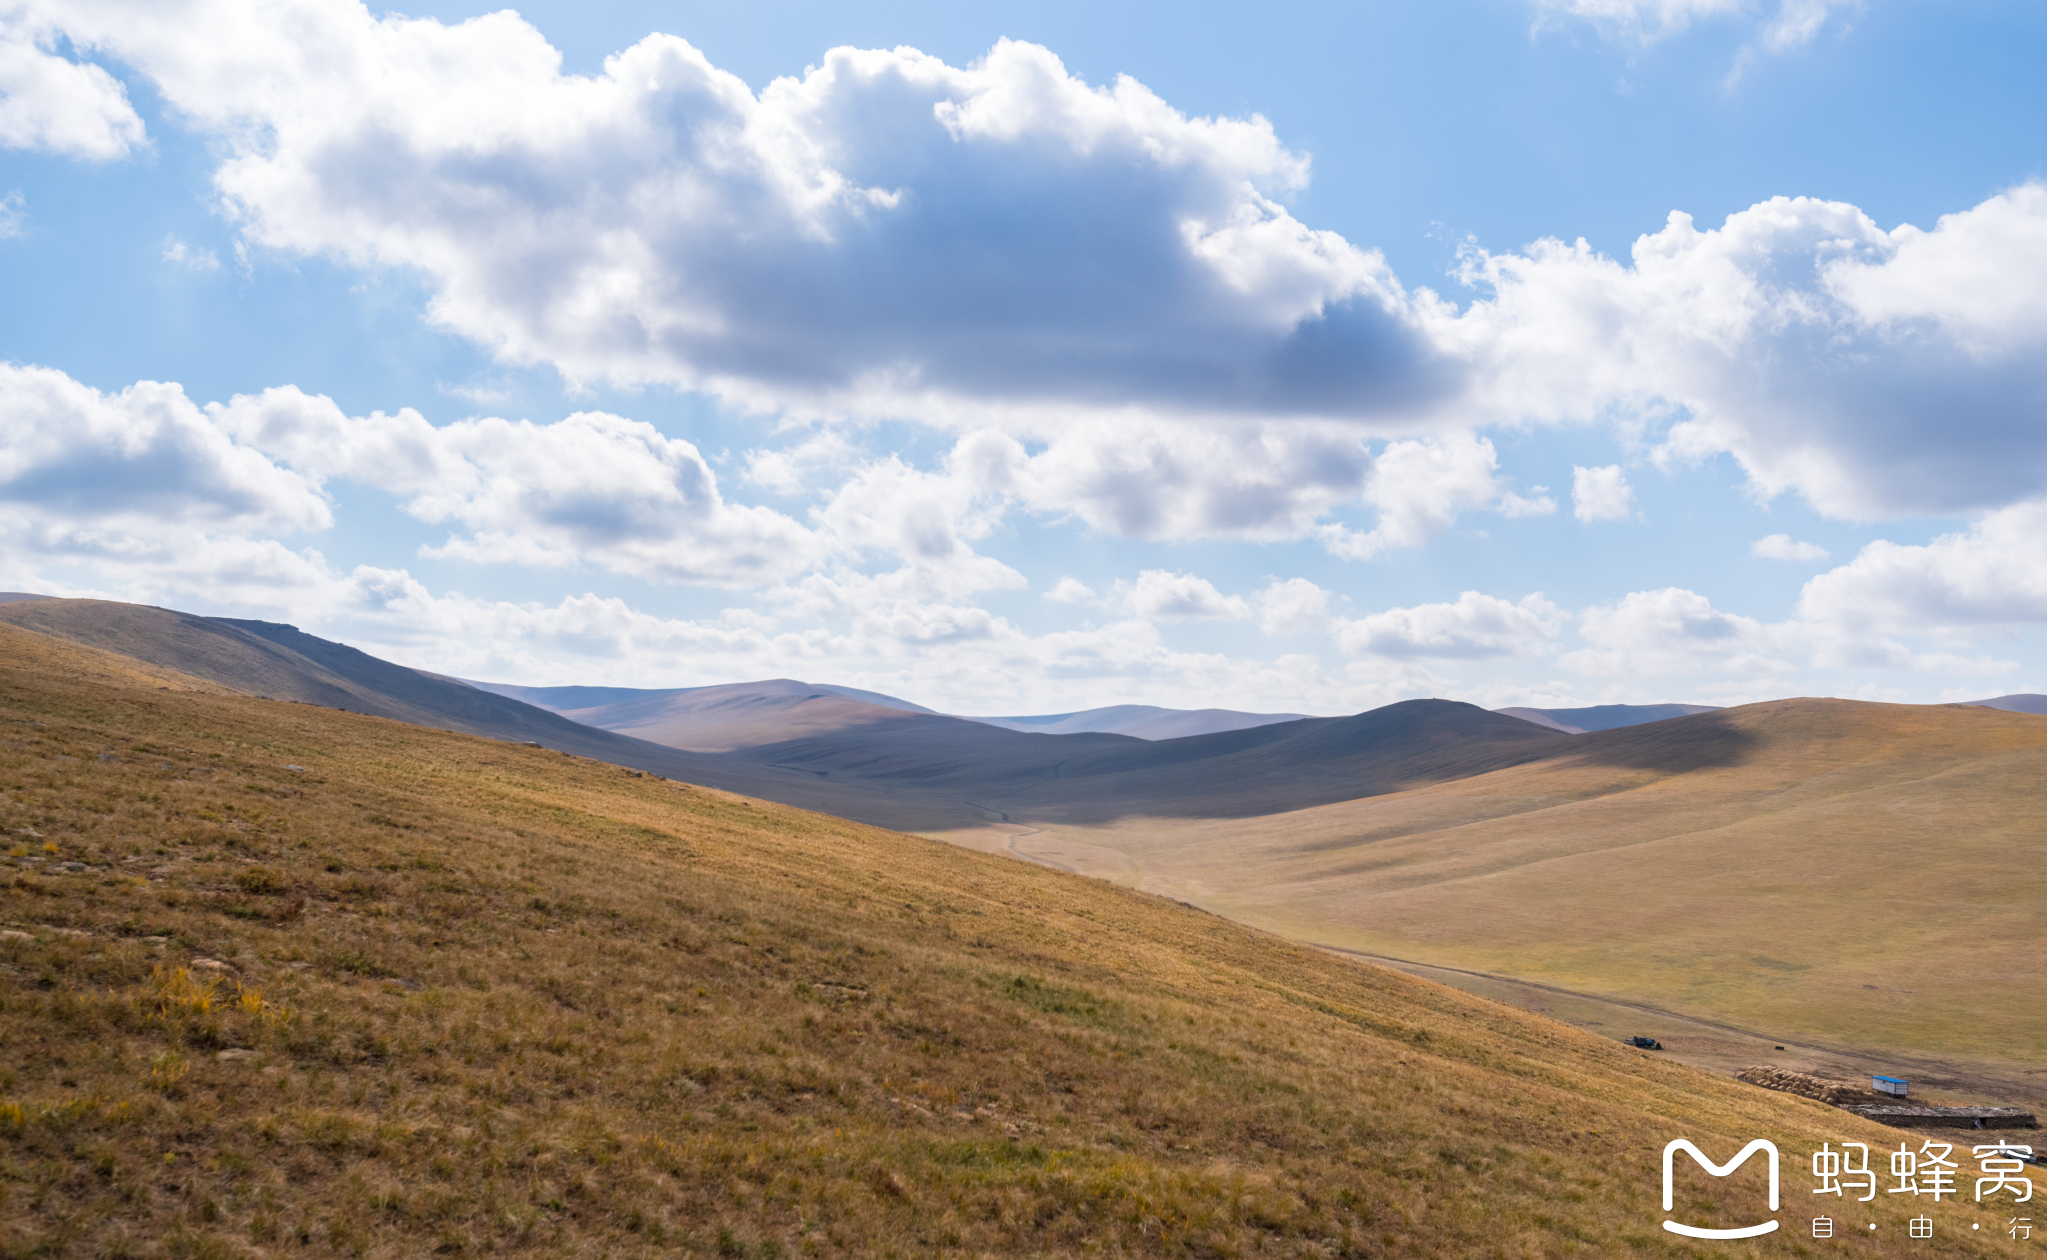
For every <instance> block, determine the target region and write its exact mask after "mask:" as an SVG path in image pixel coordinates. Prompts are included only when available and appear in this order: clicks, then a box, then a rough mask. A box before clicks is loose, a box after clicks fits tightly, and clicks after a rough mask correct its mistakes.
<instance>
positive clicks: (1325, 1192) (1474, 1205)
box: [0, 627, 2026, 1257]
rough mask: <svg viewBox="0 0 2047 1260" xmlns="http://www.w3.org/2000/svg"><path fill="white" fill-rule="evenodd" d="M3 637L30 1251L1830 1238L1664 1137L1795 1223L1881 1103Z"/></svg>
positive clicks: (1069, 1248) (546, 763)
mask: <svg viewBox="0 0 2047 1260" xmlns="http://www.w3.org/2000/svg"><path fill="white" fill-rule="evenodd" d="M0 662H4V670H0V738H4V741H5V747H4V748H0V828H4V829H5V831H6V832H7V833H8V837H7V838H8V839H9V840H10V841H11V842H12V844H11V845H10V847H11V848H12V849H13V850H14V854H13V856H12V857H11V858H10V859H9V863H8V864H9V866H10V867H11V868H12V869H11V870H10V871H8V872H6V879H7V881H8V882H7V883H6V884H5V885H0V928H5V929H7V930H8V931H10V932H12V933H15V934H16V935H13V936H10V937H7V938H4V939H0V1254H5V1255H9V1256H29V1255H49V1256H109V1257H112V1256H166V1257H171V1256H191V1257H227V1256H242V1255H278V1256H285V1255H290V1256H296V1255H309V1256H326V1255H367V1256H380V1257H381V1256H393V1257H395V1256H417V1255H422V1254H427V1253H440V1254H450V1255H455V1254H485V1253H490V1254H524V1255H545V1256H600V1255H603V1256H636V1255H648V1256H652V1255H663V1256H668V1255H699V1256H710V1255H719V1256H754V1257H772V1256H796V1255H876V1256H909V1255H913V1254H914V1255H1005V1256H1006V1255H1022V1254H1042V1255H1083V1254H1087V1255H1097V1254H1100V1255H1112V1254H1143V1255H1173V1256H1178V1255H1194V1256H1244V1257H1250V1256H1303V1257H1305V1256H1316V1257H1327V1256H1338V1255H1353V1256H1362V1255H1372V1256H1378V1255H1391V1256H1438V1257H1474V1256H1499V1257H1520V1256H1548V1255H1585V1256H1614V1255H1622V1254H1644V1255H1700V1256H1709V1255H1710V1256H1741V1255H1776V1254H1831V1252H1830V1251H1825V1252H1823V1251H1821V1250H1819V1248H1818V1246H1817V1245H1815V1244H1810V1243H1806V1244H1800V1243H1799V1242H1798V1241H1797V1240H1796V1239H1795V1238H1791V1237H1788V1236H1781V1237H1780V1238H1773V1239H1770V1240H1766V1241H1765V1242H1762V1243H1756V1244H1748V1243H1743V1244H1713V1245H1708V1244H1688V1243H1683V1242H1681V1241H1680V1240H1677V1239H1675V1238H1672V1237H1671V1236H1669V1235H1667V1234H1663V1233H1661V1232H1660V1231H1659V1229H1658V1221H1659V1219H1660V1215H1661V1214H1660V1212H1659V1211H1658V1204H1657V1196H1658V1189H1659V1181H1658V1166H1657V1156H1658V1153H1659V1152H1660V1151H1661V1149H1662V1145H1663V1143H1664V1142H1666V1141H1668V1140H1669V1139H1670V1138H1672V1137H1676V1136H1680V1135H1683V1136H1690V1137H1692V1138H1694V1139H1695V1140H1698V1141H1700V1142H1701V1143H1702V1144H1705V1145H1707V1146H1708V1149H1719V1150H1724V1151H1730V1152H1731V1150H1732V1149H1733V1147H1734V1145H1735V1144H1737V1142H1738V1141H1739V1140H1745V1139H1746V1138H1748V1137H1750V1136H1769V1137H1772V1138H1774V1139H1775V1140H1776V1141H1778V1142H1779V1143H1780V1145H1782V1146H1783V1147H1784V1148H1785V1151H1786V1153H1787V1156H1788V1159H1787V1184H1788V1185H1789V1186H1790V1187H1791V1189H1790V1191H1789V1194H1788V1197H1789V1198H1790V1199H1791V1200H1792V1201H1793V1203H1792V1204H1791V1205H1789V1206H1788V1207H1787V1220H1796V1219H1797V1218H1798V1215H1799V1213H1800V1211H1801V1210H1802V1205H1801V1204H1797V1202H1796V1201H1797V1200H1798V1198H1799V1197H1800V1192H1799V1189H1798V1187H1799V1186H1800V1184H1801V1183H1800V1182H1799V1180H1798V1178H1797V1174H1796V1169H1797V1166H1798V1161H1800V1159H1801V1158H1802V1157H1803V1153H1804V1152H1807V1151H1810V1150H1811V1149H1813V1148H1814V1147H1815V1146H1816V1145H1817V1144H1818V1142H1820V1141H1822V1140H1830V1141H1835V1142H1838V1141H1840V1140H1842V1139H1843V1138H1854V1137H1861V1138H1863V1139H1865V1140H1869V1141H1872V1142H1879V1143H1880V1142H1882V1141H1884V1140H1885V1139H1886V1138H1888V1137H1889V1136H1891V1135H1890V1134H1889V1132H1888V1131H1886V1130H1882V1129H1877V1128H1875V1127H1873V1126H1870V1125H1867V1124H1865V1123H1863V1122H1861V1121H1858V1120H1855V1119H1854V1118H1852V1117H1848V1116H1845V1115H1843V1114H1841V1113H1838V1112H1832V1111H1829V1110H1828V1109H1826V1108H1823V1107H1821V1106H1820V1105H1818V1104H1815V1103H1811V1102H1807V1101H1805V1100H1801V1099H1796V1098H1790V1097H1787V1096H1784V1095H1780V1094H1773V1093H1768V1092H1765V1091H1763V1090H1759V1089H1755V1088H1752V1087H1749V1086H1745V1085H1740V1084H1737V1083H1734V1082H1730V1081H1726V1080H1720V1079H1716V1078H1713V1077H1710V1076H1707V1075H1705V1074H1703V1073H1699V1072H1696V1071H1693V1070H1690V1069H1686V1068H1683V1067H1681V1066H1678V1065H1675V1064H1670V1063H1667V1062H1663V1061H1659V1060H1657V1059H1656V1058H1654V1057H1653V1056H1649V1055H1645V1054H1642V1053H1639V1052H1636V1051H1632V1050H1628V1049H1626V1048H1624V1047H1621V1046H1618V1045H1616V1044H1614V1043H1612V1042H1610V1041H1603V1040H1599V1039H1595V1038H1592V1037H1589V1036H1585V1035H1583V1034H1580V1033H1578V1032H1575V1031H1574V1030H1571V1029H1569V1028H1565V1027H1563V1026H1561V1025H1557V1024H1553V1023H1550V1022H1548V1021H1545V1020H1542V1019H1539V1018H1536V1017H1533V1016H1528V1015H1524V1014H1522V1013H1520V1012H1516V1011H1511V1010H1508V1009H1506V1008H1503V1007H1499V1006H1495V1005H1492V1004H1489V1003H1486V1002H1484V1001H1481V1000H1479V999H1476V998H1472V997H1470V996H1468V995H1465V994H1461V993H1457V992H1455V991H1452V990H1448V989H1445V988H1442V987H1440V986H1436V985H1432V984H1428V983H1425V982H1422V981H1417V980H1414V979H1411V978H1409V977H1405V976H1401V975H1398V974H1396V973H1392V972H1388V971H1384V970H1381V969H1377V968H1371V967H1364V966H1358V965H1353V964H1349V963H1345V962H1341V961H1339V960H1336V959H1333V958H1331V957H1328V956H1326V955H1323V954H1321V953H1318V952H1316V951H1312V950H1307V949H1303V948H1300V947H1297V946H1293V945H1290V944H1288V943H1286V942H1284V941H1281V940H1278V939H1276V938H1273V937H1271V936H1267V935H1264V934H1262V933H1259V932H1257V931H1255V930H1252V929H1249V928H1244V927H1240V926H1238V925H1235V924H1232V923H1230V922H1227V921H1225V920H1221V919H1218V918H1215V917H1212V916H1209V915H1206V914H1202V913H1199V912H1196V911H1193V910H1190V909H1187V908H1185V907H1182V906H1179V905H1177V904H1174V903H1171V902H1168V901H1165V900H1163V899H1160V898H1156V897H1151V896H1147V895H1143V894H1139V893H1135V892H1131V891H1128V890H1125V889H1121V888H1117V887H1114V886H1111V885H1108V884H1104V883H1101V882H1098V881H1093V880H1086V879H1081V878H1076V877H1072V876H1067V875H1062V874H1059V873H1056V872H1051V871H1046V870H1042V869H1039V868H1035V867H1031V866H1028V865H1026V864H1023V863H1019V862H1015V861H1012V860H1008V859H1002V858H992V857H986V856H983V855H978V854H973V853H968V852H965V851H962V850H959V849H955V848H951V847H948V846H944V845H940V844H934V843H931V842H929V841H925V840H920V839H916V838H913V837H907V836H902V835H896V834H892V833H888V832H881V831H876V830H872V829H869V828H864V827H859V826H856V825H853V824H849V823H844V822H841V821H839V820H836V819H832V818H827V817H823V816H820V815H815V814H806V813H803V812H801V811H797V810H794V809H788V808H783V807H779V806H769V805H763V804H761V803H759V802H752V801H747V800H743V799H741V798H737V797H733V796H729V795H726V794H723V793H717V792H710V791H705V790H702V789H696V788H689V787H684V786H681V785H677V784H672V783H667V782H663V781H659V780H656V779H652V778H646V777H640V776H637V775H634V774H631V773H629V772H626V771H622V770H620V769H618V768H616V767H612V766H605V765H601V764H596V763H591V762H582V761H576V760H573V759H569V758H564V757H562V756H560V755H557V754H551V753H546V752H543V751H540V750H535V749H530V748H524V747H518V746H513V745H506V744H497V743H492V742H490V741H486V740H481V739H476V738H471V737H467V736H460V735H452V734H446V733H440V732H432V731H423V730H419V729H415V728H410V727H405V726H402V725H399V724H396V723H392V722H387V721H383V720H380V719H374V718H365V717H360V716H355V715H349V714H342V713H336V712H332V711H328V710H322V709H317V708H313V707H309V706H298V705H290V704H283V703H271V702H264V701H259V700H254V699H250V698H246V697H239V696H228V695H219V694H205V693H202V692H196V691H195V692H187V691H160V690H157V688H158V687H160V686H176V685H179V684H178V683H177V682H176V680H175V679H174V678H170V677H168V676H165V675H163V674H162V673H161V672H160V671H158V672H154V673H152V672H150V671H139V670H131V669H127V668H126V667H125V666H123V665H122V664H121V663H120V662H119V661H118V660H116V659H113V658H107V657H103V656H98V655H95V654H93V653H92V652H90V651H89V650H87V649H81V648H77V647H74V646H70V645H65V644H60V643H56V642H53V641H50V640H46V639H42V638H40V637H38V636H34V635H32V634H29V633H27V632H24V631H18V630H14V629H10V628H4V627H0ZM290 766H298V767H302V769H298V770H294V769H289V768H287V767H290ZM30 833H34V834H30ZM32 859H40V860H32ZM71 864H76V865H71ZM67 868H68V869H67ZM1754 1189H1755V1187H1754V1186H1753V1185H1752V1184H1747V1183H1745V1182H1743V1181H1742V1179H1740V1178H1737V1179H1735V1181H1734V1182H1730V1183H1726V1184H1725V1185H1723V1184H1721V1183H1713V1184H1710V1185H1709V1184H1704V1183H1703V1181H1694V1182H1691V1183H1688V1186H1687V1192H1686V1196H1685V1197H1686V1200H1687V1202H1686V1210H1687V1212H1689V1213H1691V1214H1693V1215H1694V1217H1695V1219H1701V1220H1704V1221H1705V1222H1707V1223H1712V1221H1713V1220H1714V1219H1715V1218H1716V1216H1717V1215H1719V1214H1720V1213H1721V1212H1722V1208H1721V1207H1720V1206H1718V1201H1717V1200H1716V1199H1715V1198H1714V1196H1715V1195H1718V1194H1722V1193H1726V1194H1729V1195H1733V1194H1735V1193H1737V1192H1740V1193H1743V1194H1749V1193H1752V1192H1753V1191H1754ZM1734 1202H1735V1201H1734V1200H1730V1203H1734ZM1874 1206H1875V1207H1876V1208H1878V1209H1879V1211H1878V1213H1877V1215H1876V1218H1875V1219H1877V1220H1878V1221H1880V1222H1881V1223H1882V1224H1883V1229H1882V1230H1881V1231H1880V1232H1879V1233H1878V1234H1877V1235H1875V1236H1872V1237H1867V1238H1865V1237H1858V1238H1857V1240H1856V1242H1855V1244H1854V1250H1855V1252H1856V1254H1858V1255H1863V1256H1892V1255H1908V1254H1909V1255H1919V1254H1922V1252H1921V1250H1920V1249H1921V1248H1923V1247H1924V1244H1919V1243H1908V1241H1907V1240H1906V1239H1905V1238H1904V1236H1903V1235H1904V1229H1903V1221H1904V1218H1905V1216H1906V1215H1908V1214H1909V1212H1908V1209H1907V1208H1905V1207H1903V1206H1900V1205H1898V1204H1895V1203H1891V1202H1886V1203H1881V1204H1876V1205H1874ZM1936 1215H1937V1216H1939V1217H1940V1218H1941V1221H1942V1230H1943V1234H1942V1237H1943V1239H1944V1246H1943V1254H1946V1255H1994V1254H2005V1253H2007V1252H2008V1251H2009V1252H2011V1253H2013V1254H2016V1253H2017V1249H2018V1247H2020V1246H2024V1245H2026V1244H2009V1243H2007V1242H2005V1241H2004V1239H2003V1236H2002V1234H2001V1233H1998V1232H1996V1231H1997V1229H2001V1228H2002V1220H2003V1214H2000V1213H1995V1212H1980V1213H1979V1212H1976V1211H1975V1210H1974V1209H1972V1208H1968V1207H1964V1206H1959V1205H1955V1204H1947V1205H1944V1206H1943V1207H1942V1208H1940V1209H1938V1210H1937V1211H1936ZM1720 1219H1723V1220H1728V1219H1736V1218H1731V1217H1726V1216H1720ZM1971 1222H1981V1223H1982V1224H1983V1225H1984V1233H1981V1234H1975V1235H1971V1234H1970V1233H1969V1232H1968V1225H1969V1223H1971ZM1993 1226H1995V1227H1996V1229H1993Z"/></svg>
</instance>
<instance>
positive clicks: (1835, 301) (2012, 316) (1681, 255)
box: [1443, 184, 2047, 519]
mask: <svg viewBox="0 0 2047 1260" xmlns="http://www.w3.org/2000/svg"><path fill="white" fill-rule="evenodd" d="M1467 262H1468V268H1467V270H1466V272H1465V275H1466V278H1467V279H1469V280H1471V281H1473V282H1474V283H1479V284H1483V285H1489V286H1491V289H1492V293H1491V296H1489V297H1487V298H1486V299H1484V300H1482V301H1479V302H1475V303H1473V305H1472V307H1471V309H1470V310H1469V311H1467V312H1466V313H1465V314H1464V315H1463V316H1462V317H1461V318H1459V319H1457V320H1455V321H1452V322H1449V323H1446V324H1444V325H1443V329H1444V336H1445V337H1448V338H1452V339H1457V340H1461V342H1462V343H1463V344H1464V345H1465V346H1466V347H1468V353H1469V355H1470V356H1471V358H1472V361H1473V362H1474V364H1476V365H1478V369H1479V371H1478V377H1477V380H1478V384H1477V386H1476V389H1475V392H1474V394H1473V397H1472V400H1471V401H1472V403H1473V405H1474V406H1475V407H1478V408H1480V409H1481V410H1483V411H1484V412H1485V413H1486V414H1490V415H1493V416H1495V417H1498V418H1499V419H1501V420H1512V419H1521V420H1544V421H1550V422H1562V421H1596V420H1600V419H1604V418H1608V417H1612V416H1615V415H1619V416H1622V417H1623V418H1625V417H1630V416H1632V417H1634V418H1635V421H1636V422H1638V423H1658V422H1661V421H1662V420H1666V419H1669V418H1675V419H1676V421H1677V422H1676V423H1675V424H1673V425H1672V426H1671V427H1670V429H1669V431H1668V433H1667V435H1666V439H1665V442H1664V445H1663V447H1662V453H1663V455H1664V456H1665V457H1666V458H1678V459H1682V458H1694V457H1702V456H1706V455H1711V454H1715V453H1719V452H1726V453H1729V454H1731V455H1733V456H1734V457H1735V459H1736V460H1738V461H1739V462H1740V464H1741V466H1742V467H1743V469H1744V470H1745V471H1746V472H1747V473H1748V475H1749V478H1750V480H1751V483H1752V485H1753V487H1754V489H1755V490H1756V492H1757V493H1758V494H1759V495H1762V496H1765V497H1767V496H1771V495H1776V494H1780V493H1783V492H1785V491H1796V492H1798V493H1800V494H1802V495H1803V496H1805V498H1806V499H1807V500H1809V501H1810V502H1811V503H1812V504H1813V505H1814V506H1815V507H1817V508H1819V509H1820V510H1821V511H1822V512H1825V513H1827V514H1829V515H1832V516H1836V517H1846V518H1853V519H1870V518H1875V517H1882V516H1892V515H1904V514H1910V513H1920V512H1945V513H1952V512H1957V511H1965V510H1969V509H1972V508H1983V507H1995V506H1999V505H2002V504H2007V503H2011V502H2015V501H2017V500H2020V499H2025V498H2031V497H2034V496H2037V495H2039V494H2041V493H2043V492H2047V428H2043V427H2042V426H2040V425H2039V424H2038V423H2037V410H2038V402H2037V400H2038V398H2039V395H2040V390H2041V388H2042V386H2043V377H2047V368H2043V364H2047V185H2041V184H2027V185H2023V186H2021V187H2019V188H2016V189H2013V190H2011V191H2010V192H2007V193H2004V194H2001V195H1999V196H1996V197H1993V198H1991V199H1989V200H1988V201H1985V202H1984V203H1982V204H1981V205H1979V206H1977V207H1975V208H1974V209H1971V210H1968V211H1964V212H1962V213H1960V214H1953V215H1948V216H1946V217H1945V218H1943V219H1942V220H1941V221H1940V223H1939V224H1938V225H1937V226H1936V227H1935V228H1934V229H1933V230H1932V231H1930V232H1928V231H1920V230H1919V229H1916V228H1912V227H1910V226H1906V227H1900V228H1898V229H1896V230H1894V231H1890V232H1886V231H1884V230H1882V229H1880V228H1878V227H1877V226H1876V225H1875V224H1874V223H1873V222H1871V221H1870V219H1869V218H1868V216H1866V215H1864V214H1863V213H1862V212H1861V211H1859V210H1857V209H1856V208H1855V207H1853V206H1849V205H1844V204H1841V203H1839V202H1822V201H1813V200H1809V199H1805V198H1796V199H1791V198H1777V199H1775V200H1772V201H1768V202H1764V203H1762V204H1760V205H1757V206H1754V207H1752V208H1750V209H1748V210H1744V211H1741V212H1740V213H1738V214H1734V215H1731V216H1729V218H1728V220H1727V222H1726V223H1725V224H1724V225H1723V226H1722V227H1720V228H1718V229H1715V230H1709V231H1701V230H1699V229H1698V228H1697V227H1695V226H1694V224H1693V222H1692V220H1691V218H1690V217H1689V216H1687V215H1684V214H1677V213H1673V214H1672V215H1671V217H1670V222H1669V225H1668V226H1667V227H1666V228H1665V229H1664V230H1663V231H1661V232H1658V233H1655V234H1653V235H1650V236H1644V237H1643V238H1641V239H1640V240H1638V241H1637V242H1636V243H1635V247H1634V256H1633V266H1624V265H1622V264H1620V263H1617V262H1615V261H1613V260H1610V259H1606V258H1602V257H1600V256H1599V255H1597V254H1596V253H1594V252H1593V251H1592V250H1591V249H1590V247H1588V246H1586V245H1585V244H1584V242H1582V241H1580V242H1579V243H1577V244H1576V245H1565V244H1563V243H1561V242H1558V241H1545V242H1538V243H1537V244H1536V245H1534V246H1531V247H1530V248H1529V250H1528V251H1527V252H1526V253H1523V254H1512V255H1488V254H1483V253H1477V252H1474V253H1473V254H1471V255H1470V256H1469V257H1468V259H1467Z"/></svg>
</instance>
